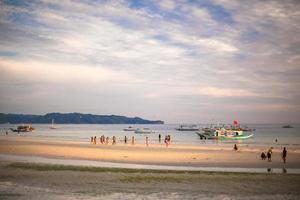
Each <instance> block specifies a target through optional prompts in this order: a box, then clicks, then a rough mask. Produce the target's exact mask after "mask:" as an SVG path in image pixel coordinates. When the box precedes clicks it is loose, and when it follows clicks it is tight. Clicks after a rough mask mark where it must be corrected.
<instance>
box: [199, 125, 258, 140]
mask: <svg viewBox="0 0 300 200" xmlns="http://www.w3.org/2000/svg"><path fill="white" fill-rule="evenodd" d="M244 132H245V131H244V129H243V128H242V127H241V126H239V125H238V122H237V121H234V124H233V125H230V126H222V127H220V126H216V127H211V128H203V129H202V132H200V131H198V132H196V133H197V134H198V135H199V136H200V139H230V140H241V139H248V138H251V137H252V136H253V135H254V134H252V133H249V134H245V133H244ZM247 132H252V130H251V129H247Z"/></svg>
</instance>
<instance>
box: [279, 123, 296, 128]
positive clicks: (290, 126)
mask: <svg viewBox="0 0 300 200" xmlns="http://www.w3.org/2000/svg"><path fill="white" fill-rule="evenodd" d="M282 128H294V127H293V126H292V125H289V124H288V125H284V126H283V127H282Z"/></svg>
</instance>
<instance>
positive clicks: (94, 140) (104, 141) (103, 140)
mask: <svg viewBox="0 0 300 200" xmlns="http://www.w3.org/2000/svg"><path fill="white" fill-rule="evenodd" d="M129 140H130V139H128V137H127V136H125V137H124V144H128V143H129V142H130V141H129ZM158 140H159V143H161V134H159V135H158ZM121 141H122V140H121ZM99 142H100V144H106V145H107V144H109V137H105V136H104V135H102V136H100V138H99ZM164 142H165V144H166V147H168V146H169V144H170V143H171V136H170V135H166V136H165V140H164ZM111 143H112V144H113V145H114V144H117V139H116V136H113V137H112V142H111ZM91 144H97V137H96V136H92V137H91ZM131 144H132V145H134V144H135V138H134V136H132V137H131ZM145 144H146V146H149V137H148V136H147V137H146V138H145Z"/></svg>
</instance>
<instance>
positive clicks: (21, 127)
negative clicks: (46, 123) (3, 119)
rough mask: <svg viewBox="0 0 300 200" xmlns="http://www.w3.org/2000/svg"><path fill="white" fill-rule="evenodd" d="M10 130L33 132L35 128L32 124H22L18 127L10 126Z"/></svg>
mask: <svg viewBox="0 0 300 200" xmlns="http://www.w3.org/2000/svg"><path fill="white" fill-rule="evenodd" d="M10 130H12V131H13V132H18V133H19V132H32V131H34V130H35V128H33V127H32V126H30V125H21V126H18V127H17V128H16V129H13V128H10Z"/></svg>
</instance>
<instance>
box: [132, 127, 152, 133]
mask: <svg viewBox="0 0 300 200" xmlns="http://www.w3.org/2000/svg"><path fill="white" fill-rule="evenodd" d="M134 133H136V134H150V133H155V132H154V131H153V130H151V129H149V128H138V129H136V130H135V131H134Z"/></svg>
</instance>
